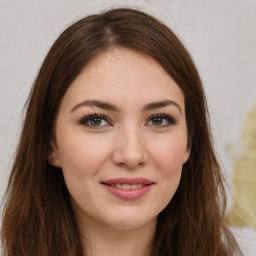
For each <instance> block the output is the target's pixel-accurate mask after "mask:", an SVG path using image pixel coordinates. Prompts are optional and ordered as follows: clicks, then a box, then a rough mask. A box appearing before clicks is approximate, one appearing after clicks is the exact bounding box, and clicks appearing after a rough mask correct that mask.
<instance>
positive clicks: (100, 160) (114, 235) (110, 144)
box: [49, 48, 189, 256]
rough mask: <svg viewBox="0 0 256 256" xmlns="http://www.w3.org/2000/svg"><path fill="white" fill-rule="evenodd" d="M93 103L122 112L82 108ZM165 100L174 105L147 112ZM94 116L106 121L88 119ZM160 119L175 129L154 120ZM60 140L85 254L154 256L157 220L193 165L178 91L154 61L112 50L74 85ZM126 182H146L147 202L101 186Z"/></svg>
mask: <svg viewBox="0 0 256 256" xmlns="http://www.w3.org/2000/svg"><path fill="white" fill-rule="evenodd" d="M88 100H97V101H101V102H106V103H108V104H112V105H115V107H116V108H117V109H115V110H111V109H105V108H102V106H95V105H90V106H89V105H85V104H82V103H83V102H84V101H88ZM166 100H169V101H172V102H173V103H171V104H168V105H167V106H158V107H157V106H151V109H147V110H145V106H146V105H148V104H150V103H152V102H162V101H166ZM162 105H163V104H162ZM95 113H96V114H100V115H104V116H106V117H107V120H102V119H100V120H95V119H93V120H92V119H89V120H88V119H84V118H85V117H86V116H88V115H93V114H95ZM161 113H164V114H166V115H168V116H170V117H171V118H172V119H174V120H175V123H174V122H170V121H169V119H168V120H167V119H166V117H164V118H162V117H160V118H158V119H156V118H155V117H152V116H154V115H156V114H161ZM81 120H82V121H81ZM95 124H97V125H95ZM55 132H56V134H55V135H56V141H55V142H54V143H52V152H51V155H50V157H49V159H50V160H49V161H50V162H51V163H52V164H53V165H54V166H58V167H61V168H62V170H63V174H64V179H65V182H66V185H67V188H68V190H69V192H70V195H71V201H72V206H73V210H74V213H75V216H76V219H77V223H78V226H79V229H80V233H81V237H82V241H83V244H84V248H87V249H85V254H86V255H97V256H99V255H104V256H106V255H112V256H113V255H148V254H149V250H150V245H151V242H152V239H153V237H154V232H155V228H156V223H157V215H158V214H159V213H160V212H161V211H162V210H163V209H164V208H165V207H166V205H167V204H168V203H169V202H170V200H171V199H172V197H173V195H174V193H175V191H176V189H177V187H178V185H179V182H180V177H181V173H182V166H183V164H184V163H185V162H186V161H187V160H188V157H189V149H188V147H187V126H186V120H185V106H184V96H183V93H182V91H181V89H180V88H179V86H178V85H177V84H176V83H175V82H174V80H173V79H172V78H171V77H170V76H169V75H168V74H167V73H166V72H165V71H164V70H163V68H162V67H161V66H160V65H159V64H158V63H157V62H156V61H154V60H153V59H151V58H149V57H146V56H143V55H141V54H139V53H136V52H134V51H131V50H127V49H120V48H116V49H112V50H111V51H108V52H105V53H103V54H102V55H100V56H99V57H97V58H96V59H94V60H93V61H92V62H91V63H90V64H89V65H87V66H86V67H85V68H84V70H83V72H82V73H81V74H80V75H79V76H78V77H77V78H76V80H75V81H74V82H73V83H72V84H71V85H70V87H69V89H68V90H67V92H66V94H65V95H64V98H63V100H62V102H61V105H60V109H59V113H58V116H57V120H56V131H55ZM120 177H126V178H133V177H142V178H146V179H148V180H150V181H152V182H153V183H154V184H153V185H152V186H151V187H150V190H149V192H148V193H146V194H145V195H143V196H141V197H139V198H138V199H134V200H126V199H122V198H119V197H117V196H115V195H113V194H112V193H110V192H109V191H108V190H107V189H106V187H105V186H103V185H102V184H101V182H102V181H103V180H109V179H113V178H120ZM85 238H86V239H85Z"/></svg>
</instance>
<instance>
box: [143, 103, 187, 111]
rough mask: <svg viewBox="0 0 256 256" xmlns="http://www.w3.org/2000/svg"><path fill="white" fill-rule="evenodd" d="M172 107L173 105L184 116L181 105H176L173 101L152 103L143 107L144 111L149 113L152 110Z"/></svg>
mask: <svg viewBox="0 0 256 256" xmlns="http://www.w3.org/2000/svg"><path fill="white" fill-rule="evenodd" d="M170 105H173V106H175V107H177V108H178V110H179V112H180V113H181V114H182V110H181V107H180V105H179V104H178V103H176V102H175V101H173V100H162V101H157V102H152V103H149V104H147V105H145V106H144V107H143V110H144V111H149V110H152V109H156V108H163V107H167V106H170Z"/></svg>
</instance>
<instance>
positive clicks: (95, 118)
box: [79, 114, 110, 129]
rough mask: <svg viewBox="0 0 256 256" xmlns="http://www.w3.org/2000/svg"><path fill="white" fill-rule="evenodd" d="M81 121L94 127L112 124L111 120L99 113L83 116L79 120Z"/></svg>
mask: <svg viewBox="0 0 256 256" xmlns="http://www.w3.org/2000/svg"><path fill="white" fill-rule="evenodd" d="M79 123H80V124H82V125H84V126H87V127H90V128H94V129H97V128H100V127H104V126H109V125H110V122H109V121H108V119H107V117H106V116H104V115H98V114H93V115H88V116H86V117H83V118H82V119H81V120H80V121H79Z"/></svg>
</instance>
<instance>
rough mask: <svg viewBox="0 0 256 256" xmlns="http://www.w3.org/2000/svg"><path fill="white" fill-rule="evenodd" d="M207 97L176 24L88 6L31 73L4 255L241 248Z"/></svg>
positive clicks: (128, 11) (185, 252)
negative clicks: (228, 217)
mask: <svg viewBox="0 0 256 256" xmlns="http://www.w3.org/2000/svg"><path fill="white" fill-rule="evenodd" d="M224 210H225V193H224V187H223V177H222V174H221V171H220V168H219V165H218V162H217V160H216V157H215V153H214V151H213V146H212V142H211V135H210V131H209V125H208V112H207V106H206V101H205V96H204V92H203V88H202V84H201V81H200V78H199V75H198V72H197V70H196V68H195V66H194V64H193V61H192V59H191V57H190V56H189V54H188V52H187V51H186V49H185V48H184V46H183V45H182V44H181V42H180V41H179V40H178V39H177V37H176V36H175V35H174V34H173V32H172V31H171V30H170V29H169V28H167V27H166V26H165V25H163V24H162V23H161V22H159V21H157V20H156V19H154V18H153V17H151V16H149V15H147V14H145V13H143V12H139V11H136V10H132V9H114V10H110V11H107V12H105V13H102V14H99V15H91V16H88V17H86V18H84V19H82V20H80V21H78V22H76V23H75V24H73V25H71V26H70V27H69V28H67V29H66V30H65V31H64V32H63V33H62V34H61V35H60V37H59V38H58V39H57V40H56V42H55V43H54V45H53V46H52V48H51V49H50V51H49V53H48V55H47V56H46V58H45V60H44V62H43V64H42V67H41V69H40V71H39V73H38V75H37V78H36V80H35V82H34V86H33V88H32V91H31V94H30V96H29V99H28V102H27V112H26V117H25V121H24V126H23V130H22V134H21V139H20V143H19V146H18V150H17V154H16V159H15V162H14V166H13V169H12V173H11V176H10V181H9V185H8V190H7V198H6V204H5V209H4V217H3V224H2V242H3V248H4V254H3V255H6V256H7V255H8V256H11V255H12V256H13V255H19V256H20V255H26V256H28V255H31V256H32V255H33V256H34V255H47V256H48V255H55V256H56V255H62V256H63V255H86V256H87V255H97V256H98V255H110V254H111V255H191V256H192V255H194V256H199V255H208V256H213V255H218V256H219V255H239V254H240V251H239V249H238V247H237V244H236V242H235V240H234V239H233V236H232V234H231V233H230V231H229V230H228V229H227V228H226V226H225V225H224V223H223V214H224Z"/></svg>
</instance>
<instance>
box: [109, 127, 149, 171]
mask: <svg viewBox="0 0 256 256" xmlns="http://www.w3.org/2000/svg"><path fill="white" fill-rule="evenodd" d="M116 136H117V138H116V142H115V144H116V146H115V150H114V161H115V163H116V164H118V165H125V166H126V167H128V168H136V167H137V166H141V165H143V164H144V163H145V162H146V161H147V151H146V148H145V142H144V136H143V133H142V131H141V130H140V128H139V127H138V125H136V124H134V123H130V124H127V125H125V126H122V127H120V128H119V130H118V132H117V134H116Z"/></svg>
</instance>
